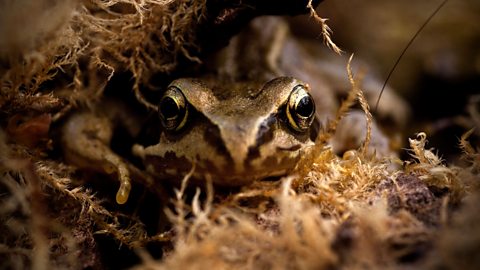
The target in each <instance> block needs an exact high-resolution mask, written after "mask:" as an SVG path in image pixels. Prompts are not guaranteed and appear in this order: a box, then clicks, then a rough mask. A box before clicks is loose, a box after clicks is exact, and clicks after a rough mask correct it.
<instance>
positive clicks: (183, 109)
mask: <svg viewBox="0 0 480 270" xmlns="http://www.w3.org/2000/svg"><path fill="white" fill-rule="evenodd" d="M158 113H159V115H160V120H161V122H162V125H163V127H164V128H165V129H166V130H169V131H178V130H180V129H181V128H182V127H183V126H185V123H186V122H187V117H188V104H187V100H186V99H185V96H184V95H183V94H182V92H181V91H180V89H178V88H177V87H175V86H171V87H169V88H168V89H167V91H165V93H164V94H163V97H162V99H160V105H159V108H158Z"/></svg>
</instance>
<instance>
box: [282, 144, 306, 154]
mask: <svg viewBox="0 0 480 270" xmlns="http://www.w3.org/2000/svg"><path fill="white" fill-rule="evenodd" d="M301 147H302V145H301V144H294V145H292V146H289V147H283V146H277V150H279V151H289V152H294V151H297V150H298V149H300V148H301Z"/></svg>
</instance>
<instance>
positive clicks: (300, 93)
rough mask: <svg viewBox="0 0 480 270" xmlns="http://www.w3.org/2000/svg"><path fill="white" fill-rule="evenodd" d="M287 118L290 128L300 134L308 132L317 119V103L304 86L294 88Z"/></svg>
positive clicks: (287, 110)
mask: <svg viewBox="0 0 480 270" xmlns="http://www.w3.org/2000/svg"><path fill="white" fill-rule="evenodd" d="M286 113H287V118H288V123H289V124H290V126H291V127H292V128H293V129H294V130H296V131H299V132H304V131H306V130H307V129H308V128H309V127H310V125H311V124H312V122H313V119H314V118H315V103H314V101H313V98H312V96H311V95H310V94H309V93H308V91H307V90H306V89H305V86H303V85H297V86H295V87H294V88H293V91H292V93H291V94H290V97H288V101H287V109H286Z"/></svg>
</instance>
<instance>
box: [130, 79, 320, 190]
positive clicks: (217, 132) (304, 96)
mask: <svg viewBox="0 0 480 270" xmlns="http://www.w3.org/2000/svg"><path fill="white" fill-rule="evenodd" d="M158 112H159V117H160V120H161V121H160V122H161V127H162V132H161V133H160V138H159V141H158V144H156V145H152V146H148V147H146V148H138V147H137V149H136V151H135V152H136V153H137V154H138V155H140V156H141V157H143V158H144V161H145V164H146V166H147V169H148V170H150V171H151V172H153V173H155V174H157V175H165V174H166V175H168V176H172V177H182V176H184V175H185V174H186V173H187V172H188V171H189V170H190V169H191V168H192V165H193V164H195V172H194V177H195V178H205V176H206V175H207V174H209V175H210V176H211V177H212V180H213V182H214V183H217V184H222V185H242V184H245V183H248V182H250V181H253V180H255V179H261V178H266V177H270V176H280V175H284V174H286V173H287V172H288V171H290V170H292V169H293V168H294V167H295V165H296V163H297V161H298V160H299V158H300V156H301V154H302V153H304V151H305V149H306V148H307V147H310V146H311V145H313V141H314V140H315V137H316V136H317V133H318V127H319V125H318V122H317V121H316V120H315V104H314V101H313V98H312V97H311V95H310V94H309V92H308V86H307V85H306V84H304V83H302V82H300V81H298V80H296V79H294V78H291V77H280V78H276V79H273V80H271V81H269V82H267V83H265V84H263V85H262V84H253V83H247V82H245V83H234V84H231V83H221V82H218V81H214V80H207V79H178V80H175V81H174V82H172V83H171V84H170V86H169V87H168V89H167V90H166V91H165V93H164V94H163V97H162V98H161V100H160V103H159V107H158Z"/></svg>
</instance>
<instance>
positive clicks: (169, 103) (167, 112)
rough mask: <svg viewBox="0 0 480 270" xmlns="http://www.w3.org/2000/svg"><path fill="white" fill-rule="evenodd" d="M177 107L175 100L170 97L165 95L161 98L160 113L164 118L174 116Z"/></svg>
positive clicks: (176, 112) (177, 111) (176, 113)
mask: <svg viewBox="0 0 480 270" xmlns="http://www.w3.org/2000/svg"><path fill="white" fill-rule="evenodd" d="M179 110H180V109H179V108H178V105H177V103H176V102H175V100H173V98H171V97H165V98H164V99H163V100H162V104H161V106H160V112H161V113H162V115H163V117H164V118H165V119H169V118H174V117H176V116H178V113H179Z"/></svg>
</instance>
